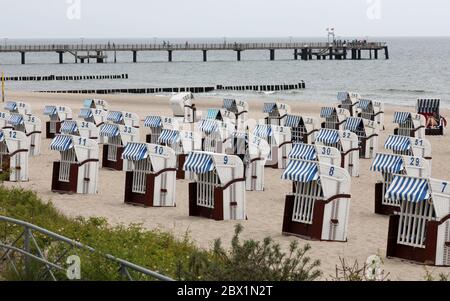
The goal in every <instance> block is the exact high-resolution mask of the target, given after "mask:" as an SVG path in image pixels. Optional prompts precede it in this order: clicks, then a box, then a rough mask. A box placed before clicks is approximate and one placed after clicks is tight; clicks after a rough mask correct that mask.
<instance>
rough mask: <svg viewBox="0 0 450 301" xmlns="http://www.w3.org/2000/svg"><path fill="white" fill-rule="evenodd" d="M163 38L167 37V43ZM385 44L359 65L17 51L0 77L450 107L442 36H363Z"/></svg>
mask: <svg viewBox="0 0 450 301" xmlns="http://www.w3.org/2000/svg"><path fill="white" fill-rule="evenodd" d="M163 40H164V39H147V40H146V39H139V40H125V39H110V40H87V39H85V40H84V41H83V42H84V43H85V44H88V43H107V42H111V43H113V42H115V43H117V44H118V43H154V42H157V43H162V41H163ZM167 40H169V39H167ZM289 40H292V41H311V42H312V41H324V39H319V38H316V39H311V38H310V39H300V38H290V39H289V38H285V39H231V38H227V43H234V42H235V41H236V42H257V41H284V42H286V41H289ZM369 40H372V41H385V42H387V43H388V46H389V52H390V60H384V52H380V53H379V57H380V58H381V59H379V60H361V61H351V60H347V61H316V60H312V61H301V60H298V61H294V60H293V53H292V51H290V50H289V51H281V50H280V51H277V52H276V60H275V61H270V60H269V52H268V51H244V52H242V60H241V61H240V62H237V61H236V53H235V52H233V51H209V52H208V62H206V63H205V62H203V61H202V52H201V51H194V52H184V51H179V52H177V51H175V52H174V53H173V62H171V63H169V62H167V53H166V52H139V53H138V61H139V63H136V64H134V63H132V62H131V61H132V54H131V52H130V53H120V52H119V53H118V54H117V63H113V61H114V54H113V53H108V56H109V57H108V59H107V63H105V64H97V63H90V64H74V57H73V56H72V55H71V54H65V56H64V61H65V64H63V65H60V64H58V55H57V54H56V53H34V54H32V53H29V54H27V57H26V62H27V64H26V65H20V64H19V63H20V55H19V54H18V53H12V54H2V53H0V72H1V71H3V72H5V75H6V76H23V75H51V74H54V75H83V74H85V75H94V74H122V73H128V74H129V79H128V80H111V81H108V80H94V81H50V82H7V84H6V89H7V90H25V91H36V90H66V89H103V88H148V87H176V86H209V85H216V84H224V85H228V84H229V85H232V84H236V85H250V84H271V83H296V82H298V81H299V80H304V81H305V82H306V86H307V89H306V90H302V91H284V92H279V93H274V94H270V95H267V94H259V93H256V92H239V93H229V92H214V93H211V94H206V95H209V96H214V97H241V98H244V99H246V98H255V97H260V98H270V99H274V98H276V99H290V100H299V101H321V102H335V99H336V94H337V92H338V91H355V92H359V93H360V94H361V95H363V96H364V97H367V98H371V99H376V100H381V101H384V102H386V103H395V104H404V105H408V104H413V103H414V102H415V100H416V99H417V98H425V97H438V98H441V99H442V100H443V105H444V106H446V107H450V82H449V80H450V38H383V37H380V38H371V39H369ZM186 41H189V42H190V43H195V42H211V43H212V42H219V43H220V42H223V41H224V39H223V38H222V39H170V42H171V43H177V42H180V43H185V42H186ZM0 42H1V43H7V44H24V43H25V44H30V43H31V44H41V43H61V44H62V43H80V40H53V41H49V40H28V41H26V40H11V39H9V40H7V41H4V40H3V41H2V40H0Z"/></svg>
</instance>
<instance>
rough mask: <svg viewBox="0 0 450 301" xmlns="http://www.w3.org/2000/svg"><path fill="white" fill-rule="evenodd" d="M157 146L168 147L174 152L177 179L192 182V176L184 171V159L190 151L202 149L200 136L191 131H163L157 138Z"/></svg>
mask: <svg viewBox="0 0 450 301" xmlns="http://www.w3.org/2000/svg"><path fill="white" fill-rule="evenodd" d="M158 144H160V145H164V146H168V147H170V148H172V149H173V150H174V151H175V155H176V158H177V165H176V166H177V179H185V180H193V179H194V178H193V174H192V173H190V172H188V171H184V169H183V166H184V162H186V157H187V156H188V154H189V153H190V152H191V151H195V150H197V151H199V150H201V147H202V137H201V135H200V134H198V133H195V132H191V131H179V130H169V129H164V130H163V131H162V132H161V135H160V136H159V138H158Z"/></svg>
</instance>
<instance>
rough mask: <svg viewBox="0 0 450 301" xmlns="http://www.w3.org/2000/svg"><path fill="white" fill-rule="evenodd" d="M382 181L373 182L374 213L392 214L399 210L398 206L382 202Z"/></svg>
mask: <svg viewBox="0 0 450 301" xmlns="http://www.w3.org/2000/svg"><path fill="white" fill-rule="evenodd" d="M382 200H383V183H376V184H375V214H380V215H392V214H394V213H395V212H398V211H400V209H399V207H398V206H390V205H385V204H383V201H382Z"/></svg>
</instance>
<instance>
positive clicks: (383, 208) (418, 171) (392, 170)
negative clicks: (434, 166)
mask: <svg viewBox="0 0 450 301" xmlns="http://www.w3.org/2000/svg"><path fill="white" fill-rule="evenodd" d="M370 170H371V171H374V172H378V173H380V174H381V176H382V179H381V180H380V181H378V182H377V183H376V184H375V213H376V214H382V215H391V214H394V213H395V212H397V211H399V210H400V203H399V202H398V201H397V200H394V199H390V198H386V191H387V189H388V187H389V185H391V183H392V180H393V179H394V176H395V175H407V176H410V177H421V178H428V177H430V175H431V169H430V165H429V164H428V162H427V160H425V159H424V158H422V157H414V156H406V155H396V154H383V153H377V154H376V156H375V158H374V160H373V162H372V166H371V168H370Z"/></svg>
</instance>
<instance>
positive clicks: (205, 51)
mask: <svg viewBox="0 0 450 301" xmlns="http://www.w3.org/2000/svg"><path fill="white" fill-rule="evenodd" d="M203 61H204V62H207V61H208V50H206V49H204V50H203Z"/></svg>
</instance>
